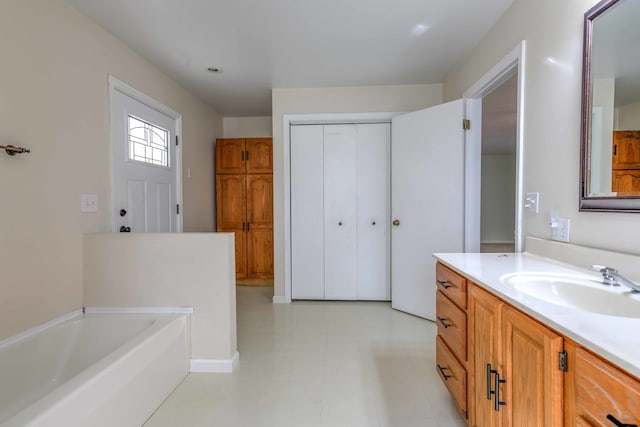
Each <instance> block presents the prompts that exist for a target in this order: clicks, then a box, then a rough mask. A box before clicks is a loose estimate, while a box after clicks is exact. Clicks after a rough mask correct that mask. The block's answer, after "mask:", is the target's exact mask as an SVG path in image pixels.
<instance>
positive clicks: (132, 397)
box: [0, 315, 190, 427]
mask: <svg viewBox="0 0 640 427" xmlns="http://www.w3.org/2000/svg"><path fill="white" fill-rule="evenodd" d="M189 348H190V347H189V338H188V318H187V317H186V316H177V315H156V316H152V315H85V316H82V317H78V318H75V319H72V320H69V321H66V322H64V323H61V324H59V325H56V326H53V327H51V328H48V329H46V330H45V331H43V332H40V333H38V334H36V335H34V336H32V337H29V338H26V339H23V340H20V341H18V342H16V343H14V344H11V345H9V346H6V347H4V348H0V426H2V427H14V426H55V427H60V426H65V427H67V426H92V427H99V426H105V427H106V426H109V427H113V426H118V427H126V426H140V425H141V424H142V423H144V421H145V420H146V419H147V418H148V417H149V416H150V415H151V414H152V413H153V411H154V410H155V409H156V408H157V407H158V406H159V405H160V404H161V403H162V401H163V400H164V399H165V398H166V397H167V396H168V395H169V394H170V393H171V391H172V390H173V389H174V388H175V386H176V385H177V384H178V383H179V382H180V381H181V380H182V379H183V378H184V376H185V375H186V374H187V373H188V371H189V356H190V355H189Z"/></svg>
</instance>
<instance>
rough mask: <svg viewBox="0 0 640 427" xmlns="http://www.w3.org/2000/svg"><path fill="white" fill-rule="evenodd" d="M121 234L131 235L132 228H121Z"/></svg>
mask: <svg viewBox="0 0 640 427" xmlns="http://www.w3.org/2000/svg"><path fill="white" fill-rule="evenodd" d="M120 232H121V233H131V227H125V226H124V225H123V226H122V227H120Z"/></svg>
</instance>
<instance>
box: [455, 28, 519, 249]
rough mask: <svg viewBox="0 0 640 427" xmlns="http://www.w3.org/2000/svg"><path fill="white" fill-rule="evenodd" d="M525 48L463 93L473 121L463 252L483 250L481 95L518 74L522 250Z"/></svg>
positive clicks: (467, 136)
mask: <svg viewBox="0 0 640 427" xmlns="http://www.w3.org/2000/svg"><path fill="white" fill-rule="evenodd" d="M525 51H526V42H525V41H524V40H522V41H521V42H520V43H518V44H517V45H516V47H514V48H513V49H512V50H511V52H509V53H508V54H507V55H506V56H504V57H503V58H502V59H501V60H500V61H498V63H496V64H495V65H494V66H493V67H492V68H491V69H490V70H489V71H488V72H486V73H485V74H484V75H483V76H482V77H481V78H480V79H479V80H478V81H476V82H475V83H474V84H472V85H471V86H470V87H469V88H468V89H467V90H466V91H465V92H464V93H463V98H464V100H465V116H466V118H467V119H469V120H471V128H470V129H469V130H468V131H467V132H466V134H465V168H464V169H465V178H464V180H465V183H464V199H465V200H464V206H465V209H464V251H465V252H479V251H480V215H481V213H480V211H481V177H480V173H481V160H482V159H481V156H482V126H474V123H480V124H481V123H482V98H483V97H484V96H486V95H488V94H489V93H490V92H491V91H493V90H494V89H495V88H497V87H498V86H500V85H501V84H502V83H504V82H505V81H507V80H508V79H509V78H510V77H512V76H513V75H514V74H516V73H518V89H517V90H518V102H517V114H516V128H517V136H516V197H515V199H516V201H515V204H516V206H515V216H516V218H515V233H514V234H515V235H514V240H515V252H522V251H523V245H524V236H523V234H524V233H523V226H522V211H523V209H522V208H523V204H524V190H523V182H524V178H523V164H524V163H523V158H524V151H523V150H524V97H525Z"/></svg>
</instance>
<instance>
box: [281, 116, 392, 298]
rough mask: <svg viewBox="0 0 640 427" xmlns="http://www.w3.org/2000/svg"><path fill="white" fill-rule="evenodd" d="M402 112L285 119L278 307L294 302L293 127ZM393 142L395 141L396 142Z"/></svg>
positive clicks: (387, 119)
mask: <svg viewBox="0 0 640 427" xmlns="http://www.w3.org/2000/svg"><path fill="white" fill-rule="evenodd" d="M398 114H402V113H401V112H385V113H328V114H285V115H284V116H283V119H282V129H283V132H282V134H283V135H282V136H283V138H282V139H283V150H282V151H283V157H284V178H283V181H284V183H283V186H284V296H276V295H274V296H273V302H274V304H288V303H290V302H291V126H292V125H305V124H306V125H332V124H334V125H335V124H366V123H391V119H392V118H393V117H395V116H397V115H398ZM392 143H393V141H392Z"/></svg>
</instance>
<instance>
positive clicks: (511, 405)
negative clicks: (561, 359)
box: [499, 305, 564, 427]
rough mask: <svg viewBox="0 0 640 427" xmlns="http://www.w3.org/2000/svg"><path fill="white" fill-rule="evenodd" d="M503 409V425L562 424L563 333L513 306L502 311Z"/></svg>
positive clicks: (542, 425) (538, 426)
mask: <svg viewBox="0 0 640 427" xmlns="http://www.w3.org/2000/svg"><path fill="white" fill-rule="evenodd" d="M501 335H502V337H501V338H502V357H501V361H500V365H501V368H502V369H501V372H500V375H501V378H503V379H505V380H506V383H504V384H501V385H500V390H499V395H500V400H501V401H504V402H505V405H504V406H502V407H501V408H500V412H501V413H502V418H503V425H504V426H505V427H506V426H509V427H511V426H513V427H524V426H536V427H546V426H561V425H562V421H563V412H562V411H563V405H562V399H563V387H562V383H563V375H564V374H563V372H562V371H560V369H559V367H558V355H559V353H560V352H561V351H562V348H563V338H562V336H560V335H558V334H556V333H555V332H553V331H551V330H550V329H549V328H547V327H545V326H543V325H542V324H540V323H538V322H537V321H535V320H533V319H531V318H530V317H528V316H527V315H525V314H523V313H521V312H520V311H518V310H516V309H515V308H513V307H510V306H508V305H505V307H504V309H503V313H502V331H501Z"/></svg>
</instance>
